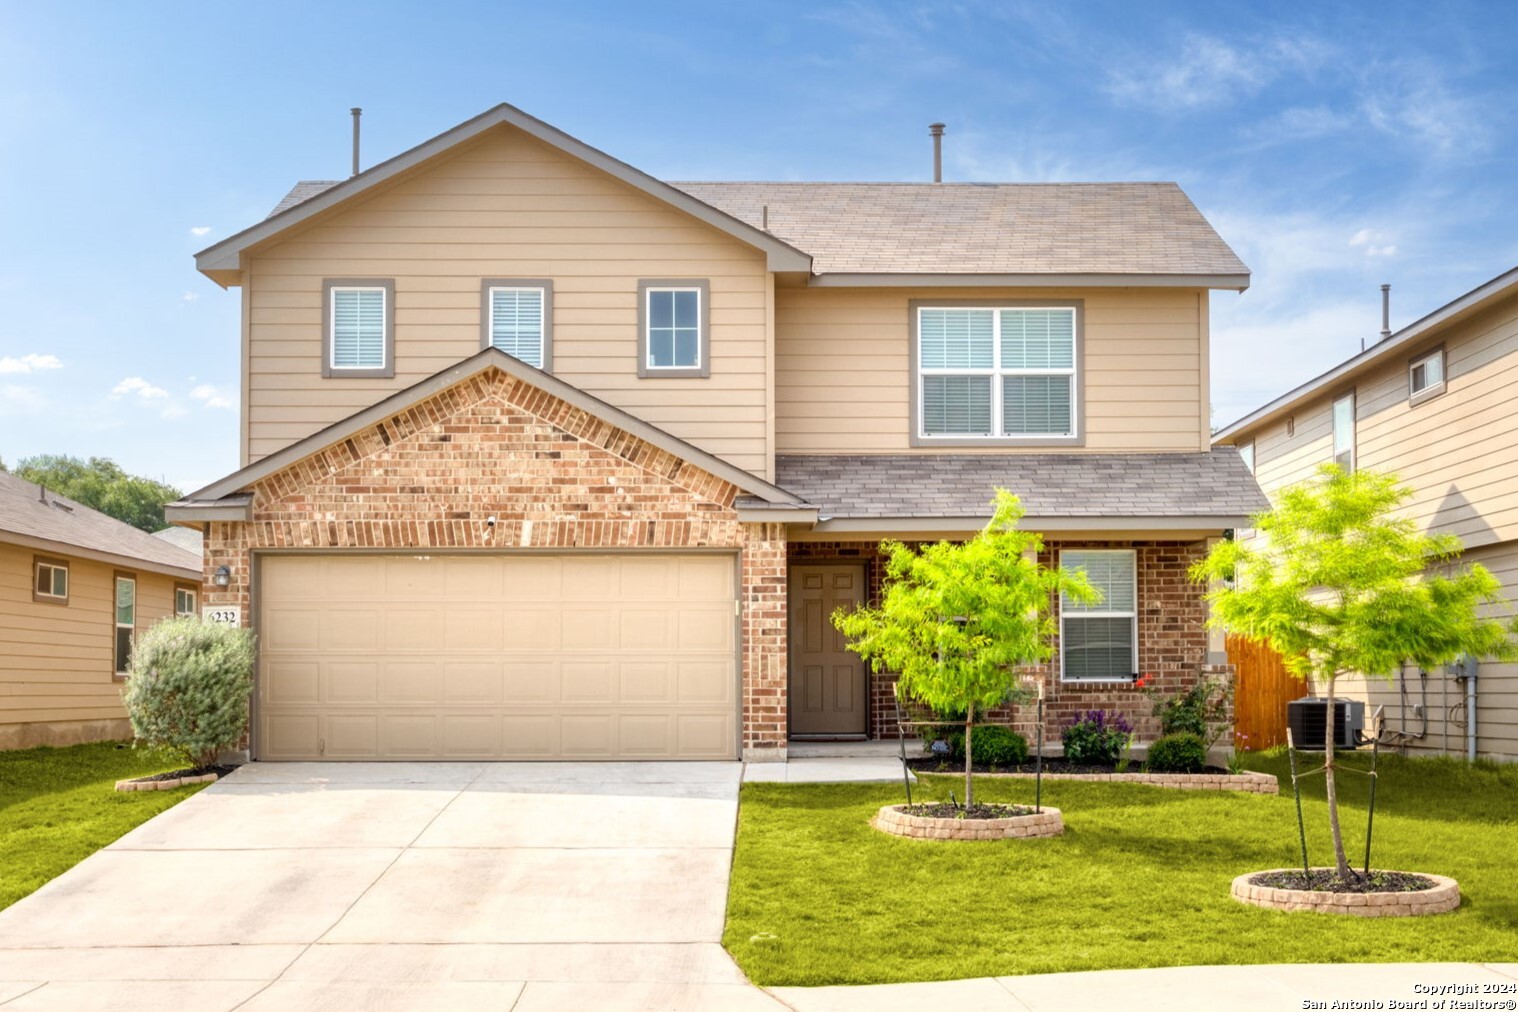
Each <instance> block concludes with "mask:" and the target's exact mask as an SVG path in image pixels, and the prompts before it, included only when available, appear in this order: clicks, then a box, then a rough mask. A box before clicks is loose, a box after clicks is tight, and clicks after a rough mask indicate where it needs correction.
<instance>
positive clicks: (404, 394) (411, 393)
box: [185, 348, 806, 519]
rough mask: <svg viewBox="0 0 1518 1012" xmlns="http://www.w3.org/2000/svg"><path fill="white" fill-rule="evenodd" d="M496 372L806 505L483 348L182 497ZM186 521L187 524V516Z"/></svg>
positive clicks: (785, 500) (206, 495) (756, 491)
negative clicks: (477, 376) (479, 376)
mask: <svg viewBox="0 0 1518 1012" xmlns="http://www.w3.org/2000/svg"><path fill="white" fill-rule="evenodd" d="M490 368H497V369H500V370H501V371H502V372H505V373H507V374H509V375H511V376H514V377H515V378H517V379H519V380H521V381H522V382H524V383H528V384H531V385H532V386H535V387H537V388H538V389H540V390H543V391H546V392H547V393H549V394H552V395H553V396H554V397H557V398H559V399H560V400H562V401H565V402H567V403H569V404H572V405H574V406H575V407H577V408H579V409H580V410H582V411H585V412H587V413H589V414H591V415H594V416H595V417H597V418H599V419H601V421H603V422H605V423H606V424H608V425H611V426H614V427H616V428H618V429H621V430H623V431H624V432H627V433H629V434H631V435H633V436H636V437H638V438H639V439H641V440H643V441H644V442H646V443H651V444H652V445H654V446H657V447H658V448H659V449H661V450H664V451H666V452H668V453H670V454H673V455H674V456H676V457H679V458H680V459H681V460H685V461H688V462H689V463H691V464H693V465H695V466H696V467H699V468H701V469H702V470H703V471H707V472H709V473H710V474H713V475H715V476H716V477H718V478H721V479H722V480H723V481H726V482H728V483H729V484H732V485H734V486H736V487H738V488H740V489H742V490H743V491H745V492H748V493H750V494H751V495H755V496H758V497H759V498H760V499H763V500H764V501H765V502H772V503H780V504H783V505H786V506H805V505H806V504H805V503H803V502H802V501H801V500H800V499H798V498H797V497H796V496H794V495H792V494H791V493H789V492H787V491H786V490H785V489H783V488H781V487H780V486H778V485H772V484H770V483H769V482H767V481H765V480H764V479H762V478H759V477H757V476H755V475H753V474H750V473H749V472H748V471H745V470H743V469H742V468H740V467H738V466H736V465H734V464H729V463H728V462H727V461H725V460H722V459H721V458H720V457H715V456H713V455H712V454H710V453H707V452H706V451H705V450H702V449H700V448H699V447H695V446H692V445H691V444H690V443H687V442H686V441H685V440H683V439H680V438H679V437H677V436H672V435H670V434H669V433H668V432H665V431H664V430H663V429H660V428H658V427H657V426H654V425H650V424H649V423H647V422H645V421H643V420H642V419H640V418H636V417H634V416H632V415H630V414H628V413H627V412H625V411H623V410H622V409H621V408H617V407H613V406H612V405H610V404H607V403H606V402H605V401H603V400H601V399H600V398H599V397H595V396H593V395H591V394H588V393H586V392H585V391H583V390H581V389H579V388H578V387H575V386H571V385H570V384H568V383H566V382H564V381H563V380H561V379H558V378H556V377H554V376H550V375H549V374H548V373H545V372H542V371H540V370H538V369H534V368H533V367H532V366H530V365H528V364H527V363H525V362H523V361H522V360H521V359H517V358H513V357H511V356H510V355H508V354H506V353H505V352H503V351H501V350H500V349H498V348H485V349H484V350H482V351H479V352H476V353H475V354H473V355H471V356H470V357H469V358H466V359H464V361H462V362H460V363H458V364H457V365H454V366H451V367H449V368H447V369H444V370H443V371H442V372H440V373H437V374H436V375H434V376H430V377H428V378H427V379H424V380H422V381H421V382H420V383H417V384H414V385H413V386H410V387H407V388H406V389H405V390H401V391H398V392H397V393H394V394H391V395H390V396H389V397H387V398H385V399H384V400H382V401H380V402H379V403H378V404H374V405H371V406H369V407H367V408H365V409H363V410H362V411H358V412H356V413H354V414H352V415H349V416H348V417H347V418H345V419H343V420H342V421H340V422H336V423H334V424H332V425H329V426H327V427H326V428H325V429H322V430H320V431H318V432H314V433H312V434H311V435H309V436H307V437H306V438H305V439H302V440H300V441H299V442H296V443H292V444H290V445H289V446H287V447H285V448H284V449H282V450H279V451H277V452H275V453H271V454H270V455H269V456H267V457H264V458H263V459H262V460H259V461H257V462H255V463H253V464H250V465H248V466H247V467H245V468H243V469H241V470H240V471H236V472H234V473H232V474H229V475H227V477H225V478H223V479H221V480H220V481H216V482H212V483H211V484H210V485H207V486H206V487H205V488H203V489H200V490H199V491H196V492H194V493H192V494H191V495H189V496H187V497H186V499H187V500H208V499H220V498H222V497H223V496H227V495H230V494H233V493H235V492H240V491H242V490H243V489H244V488H246V487H247V486H249V485H251V484H253V483H254V482H256V481H259V480H260V479H262V478H266V477H268V476H269V475H271V474H273V473H275V472H276V471H282V470H284V469H285V468H286V467H289V466H290V465H291V464H294V463H295V462H297V461H299V460H302V459H304V458H305V457H309V456H310V455H311V454H313V453H316V452H317V451H318V450H322V449H325V448H326V447H328V446H331V445H332V444H333V443H337V442H340V441H342V440H343V439H346V438H347V437H349V436H351V435H353V434H354V433H355V432H359V431H362V430H363V429H366V428H368V427H369V426H371V425H374V424H376V423H378V422H382V421H384V420H385V419H386V418H389V417H391V416H392V415H396V414H399V413H400V412H402V411H405V410H406V409H407V408H409V407H411V406H412V405H414V404H416V403H418V402H420V401H423V400H426V399H427V398H428V397H431V396H432V395H434V394H436V393H439V392H441V391H443V390H446V389H448V388H449V387H451V386H454V385H456V384H459V383H462V382H464V381H465V380H467V379H469V378H470V377H472V376H475V375H477V374H479V373H481V372H484V371H485V370H486V369H490ZM185 519H191V518H190V517H186V518H185Z"/></svg>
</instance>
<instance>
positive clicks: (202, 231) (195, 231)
mask: <svg viewBox="0 0 1518 1012" xmlns="http://www.w3.org/2000/svg"><path fill="white" fill-rule="evenodd" d="M190 234H191V235H193V236H195V237H196V238H197V239H198V238H200V237H201V236H203V235H210V234H211V226H210V225H196V226H195V227H194V228H192V229H190Z"/></svg>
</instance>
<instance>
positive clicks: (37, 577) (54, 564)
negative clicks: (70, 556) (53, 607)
mask: <svg viewBox="0 0 1518 1012" xmlns="http://www.w3.org/2000/svg"><path fill="white" fill-rule="evenodd" d="M33 568H34V573H33V577H34V578H33V580H32V600H33V601H42V602H45V603H47V604H68V600H69V564H68V563H67V562H64V561H63V560H62V559H43V558H38V559H36V560H35V562H34V563H33Z"/></svg>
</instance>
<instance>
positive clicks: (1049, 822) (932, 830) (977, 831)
mask: <svg viewBox="0 0 1518 1012" xmlns="http://www.w3.org/2000/svg"><path fill="white" fill-rule="evenodd" d="M905 807H906V806H905V805H886V806H885V807H884V808H882V809H881V810H880V811H879V812H878V813H876V815H875V818H874V819H873V820H871V825H873V826H874V827H875V828H876V829H878V830H880V831H881V832H882V833H892V834H894V835H896V836H906V837H910V838H912V839H914V840H1009V839H1019V840H1020V839H1025V838H1029V837H1036V836H1059V835H1060V834H1061V833H1063V832H1064V831H1065V821H1064V819H1063V818H1061V816H1060V812H1059V809H1058V808H1050V807H1049V806H1048V805H1045V806H1044V807H1043V811H1040V812H1030V813H1029V814H1027V815H1012V816H1008V817H1006V818H1003V819H935V818H930V817H928V816H925V815H910V814H908V813H907V812H904V811H902V809H903V808H905Z"/></svg>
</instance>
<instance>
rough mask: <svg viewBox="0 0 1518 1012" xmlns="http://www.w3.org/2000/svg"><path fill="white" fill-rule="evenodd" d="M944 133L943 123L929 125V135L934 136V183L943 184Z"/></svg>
mask: <svg viewBox="0 0 1518 1012" xmlns="http://www.w3.org/2000/svg"><path fill="white" fill-rule="evenodd" d="M943 131H944V125H943V124H942V123H929V124H928V133H930V134H932V135H933V182H935V183H941V182H943Z"/></svg>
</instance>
